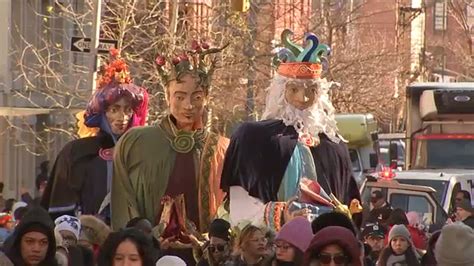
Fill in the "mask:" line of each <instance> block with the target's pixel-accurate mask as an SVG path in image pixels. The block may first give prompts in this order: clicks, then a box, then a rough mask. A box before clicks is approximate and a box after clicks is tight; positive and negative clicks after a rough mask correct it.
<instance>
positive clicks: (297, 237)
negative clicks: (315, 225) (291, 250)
mask: <svg viewBox="0 0 474 266" xmlns="http://www.w3.org/2000/svg"><path fill="white" fill-rule="evenodd" d="M311 239H313V231H312V229H311V223H310V222H309V221H308V220H307V219H305V218H303V217H296V218H294V219H293V220H291V221H289V222H288V223H286V224H285V225H283V227H282V228H281V230H280V232H279V233H278V235H277V237H276V238H275V241H276V240H284V241H286V242H288V243H289V244H291V245H293V246H295V247H296V248H298V249H299V250H300V251H302V252H303V253H304V252H305V251H306V249H307V248H308V246H309V243H311Z"/></svg>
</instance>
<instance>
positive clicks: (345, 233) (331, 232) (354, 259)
mask: <svg viewBox="0 0 474 266" xmlns="http://www.w3.org/2000/svg"><path fill="white" fill-rule="evenodd" d="M331 244H336V245H338V246H340V247H341V248H342V249H343V250H344V253H346V254H347V255H349V256H350V263H351V264H350V265H352V266H362V265H361V261H360V255H361V246H360V245H359V241H358V240H357V238H356V237H355V236H354V234H353V233H352V231H351V230H349V229H347V228H345V227H341V226H328V227H325V228H323V229H321V230H320V231H319V232H318V233H316V234H315V235H314V237H313V239H312V240H311V243H310V245H309V247H308V249H306V252H305V253H304V263H303V265H309V263H310V262H311V259H313V258H314V256H316V255H317V254H319V252H321V250H322V249H323V248H324V247H326V246H327V245H331Z"/></svg>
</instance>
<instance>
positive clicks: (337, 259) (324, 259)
mask: <svg viewBox="0 0 474 266" xmlns="http://www.w3.org/2000/svg"><path fill="white" fill-rule="evenodd" d="M318 260H319V262H321V263H323V264H329V263H331V261H334V263H336V264H339V265H342V264H345V263H347V262H348V258H347V256H344V255H342V254H337V255H331V254H319V256H318Z"/></svg>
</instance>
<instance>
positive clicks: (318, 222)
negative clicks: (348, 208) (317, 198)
mask: <svg viewBox="0 0 474 266" xmlns="http://www.w3.org/2000/svg"><path fill="white" fill-rule="evenodd" d="M328 226H341V227H344V228H346V229H349V230H351V232H352V233H353V234H354V236H355V237H356V238H359V230H358V229H357V227H356V225H355V224H354V223H353V221H352V220H351V219H350V218H349V217H347V215H345V214H343V213H340V212H334V211H333V212H328V213H323V214H321V215H319V216H318V217H316V219H314V220H313V221H312V222H311V229H312V231H313V234H316V233H318V232H319V231H320V230H321V229H324V228H326V227H328Z"/></svg>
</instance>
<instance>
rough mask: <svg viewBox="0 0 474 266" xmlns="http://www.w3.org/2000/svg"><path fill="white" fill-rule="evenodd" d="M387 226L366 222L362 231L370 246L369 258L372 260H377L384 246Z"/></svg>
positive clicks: (365, 240)
mask: <svg viewBox="0 0 474 266" xmlns="http://www.w3.org/2000/svg"><path fill="white" fill-rule="evenodd" d="M385 234H386V232H385V228H384V227H383V226H381V225H379V224H378V223H375V224H366V226H365V228H364V230H363V231H362V237H363V239H364V242H365V243H366V244H368V245H369V246H370V252H369V254H368V256H367V257H368V258H369V260H370V261H372V262H376V261H377V260H378V258H379V255H380V252H381V251H382V249H383V248H384V238H385Z"/></svg>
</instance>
